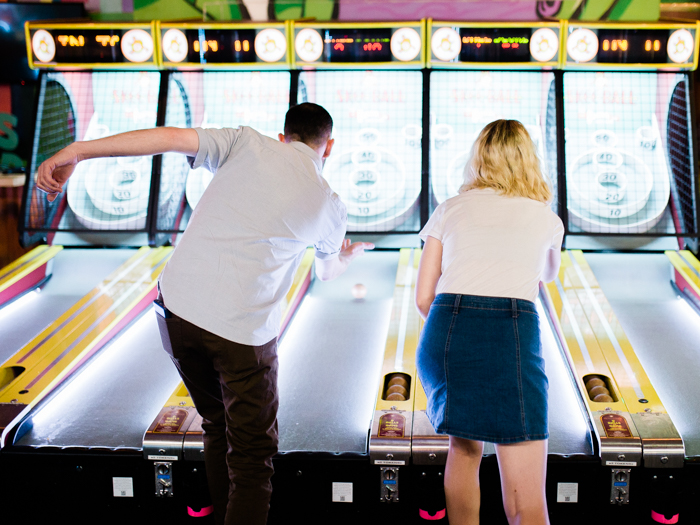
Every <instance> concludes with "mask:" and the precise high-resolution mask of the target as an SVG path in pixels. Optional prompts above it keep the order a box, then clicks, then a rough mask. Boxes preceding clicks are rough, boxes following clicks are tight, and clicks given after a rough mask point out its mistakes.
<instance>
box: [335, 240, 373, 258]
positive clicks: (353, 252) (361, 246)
mask: <svg viewBox="0 0 700 525" xmlns="http://www.w3.org/2000/svg"><path fill="white" fill-rule="evenodd" d="M373 248H374V244H372V243H371V242H355V243H351V241H350V239H343V245H342V247H341V248H340V254H338V258H341V259H344V260H346V261H347V263H348V264H350V261H352V260H353V259H355V258H357V257H359V256H360V255H362V254H363V253H365V250H372V249H373Z"/></svg>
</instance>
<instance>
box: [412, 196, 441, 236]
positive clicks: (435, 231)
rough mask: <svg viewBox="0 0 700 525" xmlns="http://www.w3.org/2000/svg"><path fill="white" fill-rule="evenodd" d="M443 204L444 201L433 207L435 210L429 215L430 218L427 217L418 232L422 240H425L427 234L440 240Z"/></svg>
mask: <svg viewBox="0 0 700 525" xmlns="http://www.w3.org/2000/svg"><path fill="white" fill-rule="evenodd" d="M445 205H446V202H443V203H442V204H440V205H439V206H438V207H437V208H435V211H434V212H433V214H432V215H431V216H430V219H428V222H427V223H426V224H425V226H424V227H423V229H422V230H421V231H420V233H419V234H418V236H419V237H420V238H421V240H422V241H423V242H426V241H427V240H428V237H429V236H430V237H435V238H436V239H437V240H438V241H440V242H442V233H443V232H442V228H443V221H442V218H443V216H444V215H445Z"/></svg>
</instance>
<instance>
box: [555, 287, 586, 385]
mask: <svg viewBox="0 0 700 525" xmlns="http://www.w3.org/2000/svg"><path fill="white" fill-rule="evenodd" d="M554 284H556V285H557V291H558V292H559V296H560V297H561V304H562V306H563V307H564V310H565V311H566V315H567V316H568V317H569V320H570V325H571V329H572V330H573V332H574V337H576V342H577V343H578V346H579V349H580V350H581V355H583V360H584V361H585V362H586V368H587V369H588V371H589V372H593V360H592V359H591V355H590V354H589V353H588V347H587V346H586V342H585V340H584V339H583V334H582V333H581V329H580V328H579V326H578V323H577V322H576V318H575V317H574V310H573V308H572V307H571V303H570V302H569V298H568V297H567V296H566V293H565V292H564V287H563V286H562V285H561V281H560V280H559V277H557V278H556V279H555V280H554Z"/></svg>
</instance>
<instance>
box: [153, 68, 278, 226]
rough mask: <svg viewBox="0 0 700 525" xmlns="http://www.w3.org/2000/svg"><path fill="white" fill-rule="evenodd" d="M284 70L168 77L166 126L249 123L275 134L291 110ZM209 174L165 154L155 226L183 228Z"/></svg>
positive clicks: (210, 177) (254, 127)
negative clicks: (190, 167) (156, 223)
mask: <svg viewBox="0 0 700 525" xmlns="http://www.w3.org/2000/svg"><path fill="white" fill-rule="evenodd" d="M290 82H291V75H290V73H289V72H287V71H282V72H277V71H275V72H273V71H265V72H260V71H204V72H202V71H192V72H175V73H173V74H172V75H171V77H170V86H169V89H168V106H167V110H166V116H165V125H166V126H177V127H201V128H224V127H226V128H237V127H239V126H250V127H251V128H253V129H255V130H256V131H259V132H260V133H262V134H263V135H267V136H269V137H272V138H275V139H276V138H277V134H278V133H281V132H283V131H284V116H285V114H286V113H287V110H288V109H289V86H290ZM212 177H213V175H212V174H211V173H210V172H209V171H207V170H206V169H204V168H198V169H196V170H191V169H189V166H188V165H187V161H186V159H185V157H184V156H183V155H178V154H167V155H163V164H162V169H161V186H160V195H159V206H158V229H159V230H161V231H163V230H165V231H168V230H177V229H179V230H184V228H185V226H186V222H187V219H188V217H189V216H190V213H191V212H192V210H193V209H194V208H195V207H196V206H197V203H198V202H199V200H200V199H201V197H202V194H203V193H204V190H205V189H206V188H207V186H208V185H209V183H210V182H211V180H212Z"/></svg>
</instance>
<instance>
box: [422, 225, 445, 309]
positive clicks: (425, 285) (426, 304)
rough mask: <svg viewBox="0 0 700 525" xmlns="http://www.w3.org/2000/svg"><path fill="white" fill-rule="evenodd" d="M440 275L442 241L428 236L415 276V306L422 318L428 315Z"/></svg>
mask: <svg viewBox="0 0 700 525" xmlns="http://www.w3.org/2000/svg"><path fill="white" fill-rule="evenodd" d="M441 275H442V242H440V241H439V240H437V239H436V238H435V237H430V236H428V238H427V239H426V241H425V246H423V253H422V255H421V258H420V265H419V266H418V277H417V278H416V308H418V313H419V314H420V316H421V317H422V318H423V319H424V320H425V318H426V317H428V312H429V311H430V305H431V304H433V299H435V289H436V288H437V283H438V280H439V279H440V276H441Z"/></svg>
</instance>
